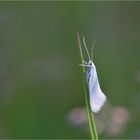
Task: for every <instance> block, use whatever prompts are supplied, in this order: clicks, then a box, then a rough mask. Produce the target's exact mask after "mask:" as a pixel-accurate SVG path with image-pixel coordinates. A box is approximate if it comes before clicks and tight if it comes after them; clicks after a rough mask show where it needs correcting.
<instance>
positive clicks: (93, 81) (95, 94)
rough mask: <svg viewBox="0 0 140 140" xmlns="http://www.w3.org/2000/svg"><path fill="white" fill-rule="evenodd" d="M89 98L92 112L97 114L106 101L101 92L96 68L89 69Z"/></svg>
mask: <svg viewBox="0 0 140 140" xmlns="http://www.w3.org/2000/svg"><path fill="white" fill-rule="evenodd" d="M89 96H90V105H91V109H92V111H93V112H94V113H97V112H99V111H100V109H101V107H102V106H103V105H104V103H105V101H106V96H105V95H104V93H103V92H102V91H101V88H100V84H99V81H98V76H97V72H96V68H93V69H91V74H90V79H89Z"/></svg>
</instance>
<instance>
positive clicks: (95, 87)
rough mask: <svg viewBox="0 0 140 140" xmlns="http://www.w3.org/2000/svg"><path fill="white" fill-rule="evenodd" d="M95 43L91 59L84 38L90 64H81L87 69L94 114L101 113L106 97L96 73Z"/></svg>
mask: <svg viewBox="0 0 140 140" xmlns="http://www.w3.org/2000/svg"><path fill="white" fill-rule="evenodd" d="M94 42H95V41H94ZM94 42H93V45H92V48H91V50H92V51H91V57H90V55H89V52H88V49H87V46H86V43H85V38H84V37H83V43H84V46H85V49H86V52H87V55H88V59H89V60H88V62H86V61H84V62H83V64H81V66H86V67H87V72H86V80H87V85H88V89H89V98H90V105H91V110H92V111H93V112H94V113H97V112H98V111H100V109H101V107H102V106H103V104H104V103H105V101H106V96H105V95H104V93H103V92H102V90H101V88H100V84H99V81H98V76H97V72H96V67H95V65H94V63H93V61H92V59H93V58H92V57H93V46H94Z"/></svg>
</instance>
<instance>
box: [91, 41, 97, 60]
mask: <svg viewBox="0 0 140 140" xmlns="http://www.w3.org/2000/svg"><path fill="white" fill-rule="evenodd" d="M95 42H96V39H94V41H93V43H92V47H91V59H92V60H93V47H94V44H95Z"/></svg>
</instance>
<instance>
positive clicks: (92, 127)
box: [77, 32, 98, 140]
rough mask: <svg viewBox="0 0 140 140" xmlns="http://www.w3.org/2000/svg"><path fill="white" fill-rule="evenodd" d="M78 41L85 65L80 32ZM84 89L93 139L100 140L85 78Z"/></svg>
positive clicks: (83, 68)
mask: <svg viewBox="0 0 140 140" xmlns="http://www.w3.org/2000/svg"><path fill="white" fill-rule="evenodd" d="M77 41H78V47H79V51H80V58H81V63H82V64H83V61H84V57H83V52H82V47H81V41H80V35H79V33H78V32H77ZM82 71H83V73H84V74H85V72H86V70H85V67H82ZM83 87H84V96H85V102H86V108H87V113H88V121H89V127H90V134H91V139H92V140H98V135H97V130H96V125H95V121H94V116H93V112H92V111H91V107H90V102H89V96H88V88H87V84H86V83H85V78H83Z"/></svg>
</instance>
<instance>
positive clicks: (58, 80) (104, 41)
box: [0, 1, 140, 139]
mask: <svg viewBox="0 0 140 140" xmlns="http://www.w3.org/2000/svg"><path fill="white" fill-rule="evenodd" d="M77 31H79V32H80V35H81V37H82V36H83V35H84V36H85V37H86V42H87V45H88V47H89V49H90V47H91V44H92V42H93V40H94V39H96V44H95V47H94V63H95V64H96V68H97V72H98V76H99V81H100V84H101V88H102V90H103V91H104V93H105V94H106V96H107V102H106V104H105V106H104V107H103V108H102V110H101V112H99V113H98V114H95V121H96V126H97V129H98V134H99V138H100V139H103V138H106V139H108V138H132V139H133V138H140V109H139V106H140V2H117V1H116V2H111V1H110V2H101V1H100V2H96V1H90V2H84V1H83V2H80V1H79V2H78V1H77V2H74V1H73V2H72V1H71V2H70V1H69V2H64V1H63V2H49V1H46V2H45V1H43V2H0V138H63V139H66V138H90V133H89V127H88V120H87V115H86V110H85V100H84V94H83V87H82V72H81V68H80V67H79V66H78V64H79V63H80V57H79V50H78V47H77V37H76V33H77ZM85 57H86V55H85Z"/></svg>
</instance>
